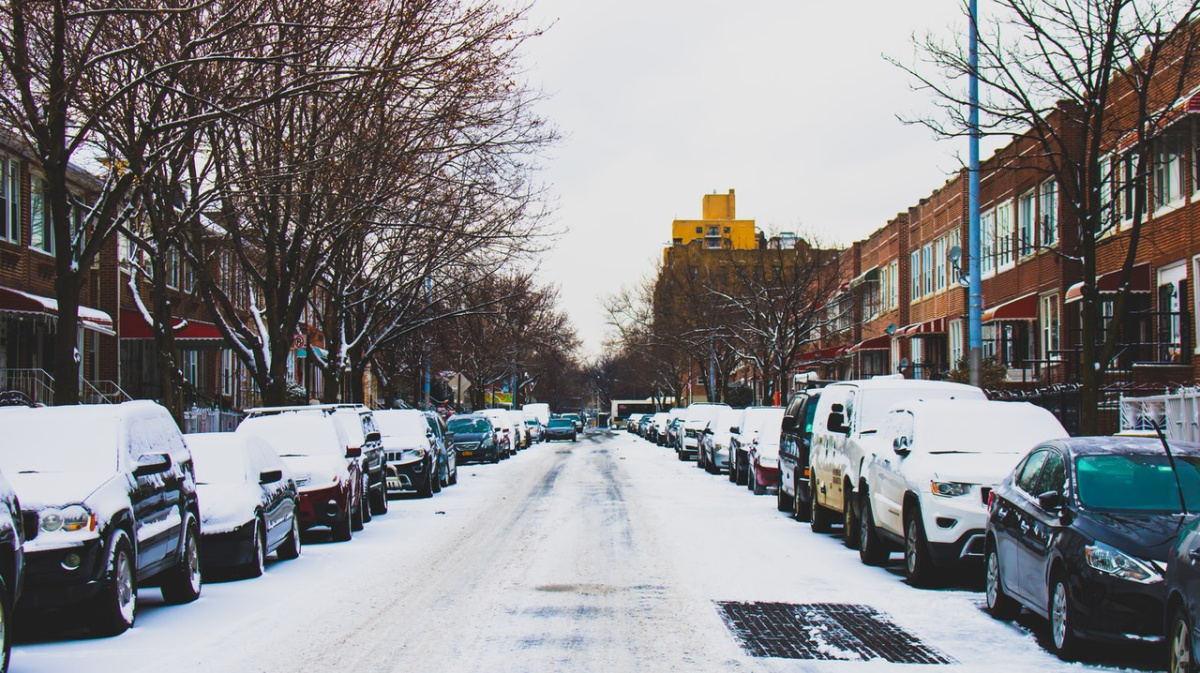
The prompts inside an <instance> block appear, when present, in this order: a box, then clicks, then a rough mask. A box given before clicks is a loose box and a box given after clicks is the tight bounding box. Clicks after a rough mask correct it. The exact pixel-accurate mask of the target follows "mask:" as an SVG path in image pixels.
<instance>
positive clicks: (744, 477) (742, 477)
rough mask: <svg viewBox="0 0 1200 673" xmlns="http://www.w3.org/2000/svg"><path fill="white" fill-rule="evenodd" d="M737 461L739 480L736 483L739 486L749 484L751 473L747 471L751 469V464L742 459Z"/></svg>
mask: <svg viewBox="0 0 1200 673" xmlns="http://www.w3.org/2000/svg"><path fill="white" fill-rule="evenodd" d="M735 462H736V464H737V468H738V471H737V481H736V482H734V483H736V484H737V485H738V486H746V485H748V484H749V483H750V475H749V474H747V472H748V471H749V469H750V466H749V465H746V464H744V463H742V461H740V460H738V461H735Z"/></svg>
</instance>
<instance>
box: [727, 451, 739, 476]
mask: <svg viewBox="0 0 1200 673" xmlns="http://www.w3.org/2000/svg"><path fill="white" fill-rule="evenodd" d="M728 474H729V483H731V484H736V483H737V460H736V459H735V458H734V451H733V448H732V447H731V448H730V449H729V472H728Z"/></svg>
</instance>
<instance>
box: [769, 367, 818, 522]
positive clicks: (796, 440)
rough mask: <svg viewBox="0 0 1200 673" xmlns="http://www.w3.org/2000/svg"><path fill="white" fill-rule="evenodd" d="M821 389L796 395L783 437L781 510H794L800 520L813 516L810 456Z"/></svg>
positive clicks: (778, 501)
mask: <svg viewBox="0 0 1200 673" xmlns="http://www.w3.org/2000/svg"><path fill="white" fill-rule="evenodd" d="M819 399H821V391H820V390H819V389H813V390H805V391H801V392H799V393H797V394H796V396H795V397H793V398H792V401H791V402H790V403H789V404H788V406H787V411H785V412H783V432H782V433H781V434H780V435H779V491H778V495H777V496H776V506H777V507H778V509H779V511H781V512H787V511H791V512H792V513H793V514H795V516H796V518H797V519H799V520H800V521H808V519H809V517H810V516H811V515H812V493H811V492H809V490H808V484H809V481H808V453H809V449H810V448H811V442H812V429H813V417H814V415H815V413H816V411H817V401H818V400H819Z"/></svg>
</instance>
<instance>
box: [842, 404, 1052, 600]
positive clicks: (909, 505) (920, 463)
mask: <svg viewBox="0 0 1200 673" xmlns="http://www.w3.org/2000/svg"><path fill="white" fill-rule="evenodd" d="M877 436H878V438H879V440H880V441H881V442H882V443H883V448H881V449H880V450H879V452H878V453H877V454H875V455H874V456H873V457H871V458H870V459H869V460H868V463H867V465H866V466H865V467H864V469H863V472H864V475H865V479H866V481H865V483H864V484H863V485H861V486H860V487H859V489H858V497H859V498H862V502H861V503H860V511H862V522H861V524H860V526H859V544H858V553H859V556H860V558H861V559H862V561H863V563H867V564H870V565H881V564H883V563H884V562H885V561H886V560H887V558H888V555H889V554H890V553H891V551H892V549H893V548H897V549H903V550H904V561H905V564H904V567H905V573H906V574H907V576H908V579H909V581H910V582H912V583H913V584H916V585H926V584H929V583H931V582H932V581H933V580H934V578H935V576H936V575H938V574H939V573H940V572H942V571H944V570H946V569H955V568H957V567H959V566H962V565H963V564H965V563H969V562H976V563H978V562H981V561H982V560H983V550H984V544H983V543H984V529H985V528H986V523H987V511H986V507H985V503H986V502H987V498H988V494H989V493H990V492H991V490H992V489H993V488H994V487H995V486H996V484H998V483H999V482H1000V481H1001V480H1003V479H1004V478H1005V477H1006V476H1008V474H1009V473H1010V472H1012V469H1013V467H1014V466H1015V465H1016V464H1017V461H1019V460H1021V458H1022V457H1023V456H1024V455H1025V453H1026V452H1028V451H1029V449H1030V448H1032V447H1033V446H1035V445H1037V444H1038V443H1041V442H1046V441H1049V440H1052V439H1061V438H1064V437H1067V436H1068V433H1067V431H1066V430H1065V429H1064V428H1063V426H1062V424H1061V423H1059V422H1058V419H1057V418H1055V417H1054V414H1052V413H1050V412H1049V411H1046V410H1045V409H1043V408H1041V407H1037V406H1034V405H1032V404H1029V403H1028V402H987V401H978V400H953V401H950V400H932V401H917V402H902V403H900V404H897V405H896V406H894V407H892V409H891V410H890V411H889V412H888V413H887V416H886V417H885V418H884V420H883V422H882V425H881V426H880V429H879V432H878V433H877Z"/></svg>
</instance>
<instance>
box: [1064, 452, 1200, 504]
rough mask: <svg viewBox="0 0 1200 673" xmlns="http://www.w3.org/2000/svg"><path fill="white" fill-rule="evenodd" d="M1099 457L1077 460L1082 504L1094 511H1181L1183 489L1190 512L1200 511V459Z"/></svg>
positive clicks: (1190, 457)
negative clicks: (1177, 483) (1173, 462)
mask: <svg viewBox="0 0 1200 673" xmlns="http://www.w3.org/2000/svg"><path fill="white" fill-rule="evenodd" d="M1175 466H1176V467H1177V468H1178V470H1179V485H1178V486H1177V485H1176V482H1175V475H1174V474H1173V472H1172V470H1171V462H1170V460H1168V458H1167V456H1166V455H1120V454H1118V455H1113V454H1107V455H1097V456H1080V457H1079V458H1077V459H1076V460H1075V482H1076V485H1077V487H1078V490H1079V501H1080V502H1081V503H1083V505H1084V506H1086V507H1089V508H1091V509H1113V510H1137V511H1155V512H1178V511H1180V508H1179V487H1182V488H1183V496H1184V500H1185V501H1186V502H1187V508H1188V510H1189V511H1195V510H1198V509H1200V456H1175Z"/></svg>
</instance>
